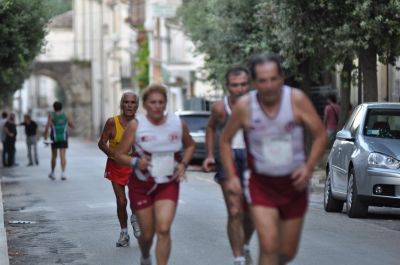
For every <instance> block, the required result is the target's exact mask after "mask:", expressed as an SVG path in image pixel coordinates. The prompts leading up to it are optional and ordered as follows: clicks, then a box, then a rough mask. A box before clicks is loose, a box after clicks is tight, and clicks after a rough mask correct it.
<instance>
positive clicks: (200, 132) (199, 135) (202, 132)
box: [176, 111, 210, 160]
mask: <svg viewBox="0 0 400 265" xmlns="http://www.w3.org/2000/svg"><path fill="white" fill-rule="evenodd" d="M176 114H177V115H179V117H180V118H181V119H182V120H183V121H185V122H186V124H187V125H188V127H189V131H190V135H191V136H192V137H193V140H194V141H195V143H196V151H195V152H194V155H193V160H203V159H205V157H206V146H205V140H206V128H207V123H208V119H209V118H210V112H208V111H180V112H177V113H176Z"/></svg>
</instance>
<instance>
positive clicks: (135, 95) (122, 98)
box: [119, 90, 139, 110]
mask: <svg viewBox="0 0 400 265" xmlns="http://www.w3.org/2000/svg"><path fill="white" fill-rule="evenodd" d="M128 95H130V96H134V97H135V98H136V100H139V97H138V95H137V94H136V93H135V92H133V91H132V90H125V91H124V92H123V93H122V96H121V100H120V102H119V108H120V110H122V104H123V103H124V98H125V96H128Z"/></svg>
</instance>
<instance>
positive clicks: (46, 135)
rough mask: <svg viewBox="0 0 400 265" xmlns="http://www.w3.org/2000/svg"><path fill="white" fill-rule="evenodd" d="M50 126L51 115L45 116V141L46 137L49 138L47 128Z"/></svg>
mask: <svg viewBox="0 0 400 265" xmlns="http://www.w3.org/2000/svg"><path fill="white" fill-rule="evenodd" d="M50 125H51V114H49V115H48V116H47V123H46V127H45V128H44V139H45V140H47V137H48V136H49V128H50Z"/></svg>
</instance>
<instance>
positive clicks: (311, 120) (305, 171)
mask: <svg viewBox="0 0 400 265" xmlns="http://www.w3.org/2000/svg"><path fill="white" fill-rule="evenodd" d="M293 93H294V97H293V99H294V101H293V102H294V108H295V117H296V118H297V119H298V120H299V121H300V122H301V123H302V124H304V125H305V126H306V127H308V128H309V129H310V131H311V133H312V135H313V138H314V141H313V144H312V146H311V152H310V155H309V157H308V159H307V162H306V164H305V165H304V166H303V167H301V168H299V169H298V170H296V171H295V172H294V173H293V174H292V178H293V179H294V183H293V184H294V186H295V187H296V188H297V189H299V190H302V189H304V188H305V187H307V185H308V181H309V179H310V178H311V177H312V171H313V169H314V166H315V164H316V163H317V161H318V160H319V159H320V158H321V157H322V154H323V153H324V151H325V147H326V144H327V137H326V132H325V128H324V125H323V123H322V121H321V119H320V118H319V116H318V114H317V111H316V110H315V108H314V106H313V105H312V103H311V101H310V100H309V98H308V97H307V96H306V95H305V94H304V93H303V92H301V91H299V90H295V91H293Z"/></svg>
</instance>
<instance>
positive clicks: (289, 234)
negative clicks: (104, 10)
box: [279, 218, 304, 265]
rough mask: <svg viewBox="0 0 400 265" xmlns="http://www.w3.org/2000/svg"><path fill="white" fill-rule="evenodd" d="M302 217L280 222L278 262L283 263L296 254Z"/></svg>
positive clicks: (301, 227)
mask: <svg viewBox="0 0 400 265" xmlns="http://www.w3.org/2000/svg"><path fill="white" fill-rule="evenodd" d="M303 220H304V218H297V219H291V220H287V221H283V222H282V223H281V246H280V264H279V265H285V264H286V263H288V262H290V261H291V260H293V259H294V257H295V256H296V254H297V250H298V246H299V242H300V237H301V231H302V229H303Z"/></svg>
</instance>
